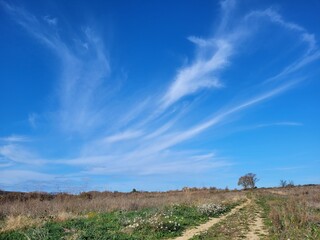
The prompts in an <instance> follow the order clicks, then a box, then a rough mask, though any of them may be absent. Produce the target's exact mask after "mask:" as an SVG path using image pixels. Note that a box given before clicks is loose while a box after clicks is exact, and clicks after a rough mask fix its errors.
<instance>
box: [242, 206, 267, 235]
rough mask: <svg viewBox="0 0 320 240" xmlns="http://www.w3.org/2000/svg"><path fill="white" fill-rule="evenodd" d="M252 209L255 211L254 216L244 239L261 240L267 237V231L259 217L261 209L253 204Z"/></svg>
mask: <svg viewBox="0 0 320 240" xmlns="http://www.w3.org/2000/svg"><path fill="white" fill-rule="evenodd" d="M252 209H253V210H254V209H255V216H254V219H253V221H252V222H251V223H250V225H249V232H248V234H247V236H246V239H249V240H259V239H263V238H264V237H265V236H267V235H268V233H267V231H266V230H265V228H264V223H263V219H262V217H261V209H260V207H259V206H257V204H255V203H254V204H253V207H252Z"/></svg>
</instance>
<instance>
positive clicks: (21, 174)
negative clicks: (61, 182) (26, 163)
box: [0, 169, 55, 186]
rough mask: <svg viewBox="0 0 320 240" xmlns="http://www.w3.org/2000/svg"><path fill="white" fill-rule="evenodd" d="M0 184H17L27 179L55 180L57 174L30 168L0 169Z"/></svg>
mask: <svg viewBox="0 0 320 240" xmlns="http://www.w3.org/2000/svg"><path fill="white" fill-rule="evenodd" d="M0 175H1V178H0V184H4V185H10V186H12V185H15V184H21V183H25V182H27V181H35V180H39V179H41V181H42V182H44V181H52V180H55V176H54V175H52V174H47V173H41V172H36V171H30V170H11V169H8V170H0Z"/></svg>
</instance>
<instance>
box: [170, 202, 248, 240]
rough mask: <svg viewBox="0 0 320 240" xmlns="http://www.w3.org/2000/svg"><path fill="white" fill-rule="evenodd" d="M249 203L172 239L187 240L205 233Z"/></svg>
mask: <svg viewBox="0 0 320 240" xmlns="http://www.w3.org/2000/svg"><path fill="white" fill-rule="evenodd" d="M250 203H251V199H247V201H246V202H245V203H242V204H241V205H239V206H237V207H235V208H234V209H232V210H231V211H230V212H229V213H227V214H225V215H222V216H220V217H218V218H212V219H211V220H209V221H208V222H206V223H204V224H201V225H199V226H197V227H195V228H192V229H189V230H186V231H185V232H184V233H183V235H182V236H180V237H177V238H174V239H173V240H188V239H190V238H192V237H194V236H195V235H197V234H199V233H201V232H204V231H207V230H208V229H209V228H210V227H212V226H213V225H215V224H217V223H219V222H220V221H222V220H224V219H225V218H227V217H228V216H230V215H232V214H235V213H236V212H237V211H238V210H239V209H241V208H243V207H245V206H247V205H248V204H250Z"/></svg>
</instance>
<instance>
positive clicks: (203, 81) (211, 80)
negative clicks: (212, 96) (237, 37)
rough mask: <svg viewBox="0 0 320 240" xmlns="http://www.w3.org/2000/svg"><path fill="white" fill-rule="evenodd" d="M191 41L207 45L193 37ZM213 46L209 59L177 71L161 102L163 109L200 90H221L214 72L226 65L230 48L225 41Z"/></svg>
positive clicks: (217, 42) (217, 41)
mask: <svg viewBox="0 0 320 240" xmlns="http://www.w3.org/2000/svg"><path fill="white" fill-rule="evenodd" d="M191 39H192V40H193V42H197V44H200V45H199V46H203V45H207V43H206V41H205V40H200V39H199V38H197V40H195V38H194V37H193V38H191ZM214 45H215V50H214V53H213V54H212V55H211V56H210V58H209V59H203V58H199V59H196V60H195V61H194V63H193V64H192V65H191V66H188V67H184V68H182V69H180V70H179V71H178V74H177V76H176V77H175V79H174V81H173V83H172V84H171V85H170V87H169V89H168V91H167V92H166V93H165V95H164V96H163V98H162V100H161V102H162V107H163V108H166V107H168V106H170V105H171V104H173V103H175V102H176V101H178V100H180V99H181V98H183V97H185V96H187V95H190V94H193V93H196V92H197V91H199V90H201V89H206V88H221V87H222V86H223V84H222V83H221V82H220V81H219V79H218V76H217V72H216V71H218V70H221V69H222V68H224V67H225V66H226V65H227V63H228V58H229V56H230V55H231V52H232V46H231V45H230V44H229V43H228V42H227V41H225V40H216V41H215V44H214Z"/></svg>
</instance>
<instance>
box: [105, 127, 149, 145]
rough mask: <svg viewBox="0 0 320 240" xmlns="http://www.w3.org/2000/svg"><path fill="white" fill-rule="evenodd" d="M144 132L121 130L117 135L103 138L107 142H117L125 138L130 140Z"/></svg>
mask: <svg viewBox="0 0 320 240" xmlns="http://www.w3.org/2000/svg"><path fill="white" fill-rule="evenodd" d="M142 134H143V132H141V131H131V130H130V131H126V132H120V133H117V134H115V135H111V136H108V137H106V138H104V139H103V142H106V143H115V142H120V141H123V140H129V139H134V138H138V137H140V136H141V135H142Z"/></svg>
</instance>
